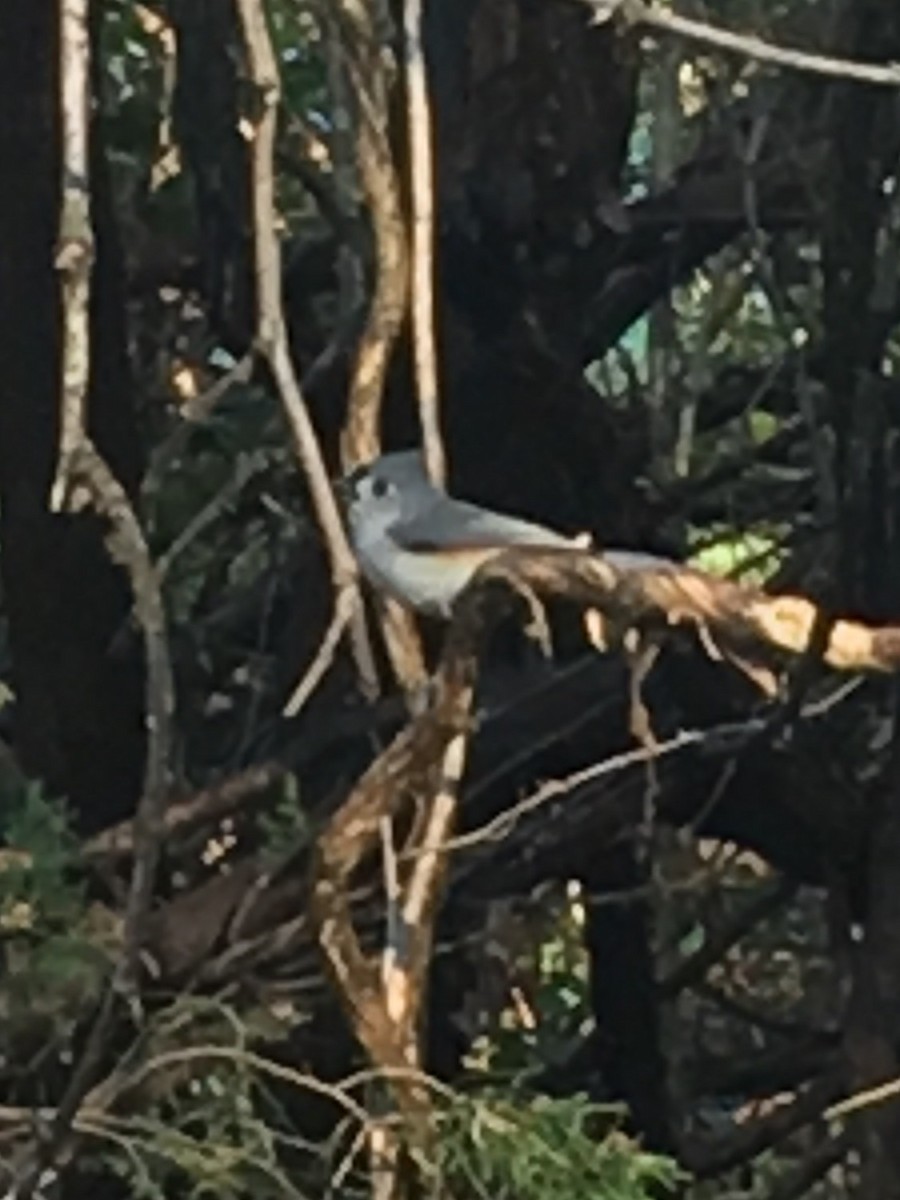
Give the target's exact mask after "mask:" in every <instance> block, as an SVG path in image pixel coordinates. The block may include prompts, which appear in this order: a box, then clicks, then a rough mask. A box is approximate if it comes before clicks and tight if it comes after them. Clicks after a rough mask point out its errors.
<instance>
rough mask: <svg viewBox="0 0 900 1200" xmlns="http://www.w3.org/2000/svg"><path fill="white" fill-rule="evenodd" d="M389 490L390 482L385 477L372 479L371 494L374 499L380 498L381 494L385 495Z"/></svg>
mask: <svg viewBox="0 0 900 1200" xmlns="http://www.w3.org/2000/svg"><path fill="white" fill-rule="evenodd" d="M389 491H390V484H389V483H388V482H387V480H385V479H373V480H372V495H373V496H374V497H375V498H376V500H380V499H381V497H382V496H386V495H387V494H388V492H389Z"/></svg>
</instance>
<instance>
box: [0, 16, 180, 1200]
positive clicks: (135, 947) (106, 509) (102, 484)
mask: <svg viewBox="0 0 900 1200" xmlns="http://www.w3.org/2000/svg"><path fill="white" fill-rule="evenodd" d="M88 8H89V3H88V0H60V38H61V81H60V98H59V99H60V106H61V121H62V128H63V170H62V178H63V195H62V218H61V233H60V248H59V251H58V254H57V265H58V266H59V267H60V269H61V270H62V272H63V281H62V307H63V328H64V333H63V390H62V396H61V404H60V409H61V412H60V429H61V434H60V458H59V464H58V468H57V477H56V480H55V481H54V485H53V495H52V497H51V505H52V506H53V507H55V508H61V507H63V505H68V506H69V507H71V508H74V509H83V508H85V507H90V508H92V509H93V510H94V512H96V513H97V515H98V516H100V517H101V518H102V519H103V520H104V521H105V522H107V523H108V526H109V530H108V533H107V537H106V542H107V547H108V550H109V554H110V557H111V558H112V560H113V561H114V562H115V563H117V564H118V565H119V566H121V567H123V568H124V570H125V571H126V573H127V575H128V579H129V583H130V584H131V589H132V593H133V595H134V612H135V617H136V619H137V622H138V624H139V625H140V627H141V631H142V633H143V635H144V645H145V652H146V663H145V671H146V715H145V723H146V728H147V761H146V766H145V770H144V783H143V791H142V795H141V798H140V801H139V803H138V808H137V813H136V815H135V818H134V864H133V867H132V873H131V882H130V886H129V891H128V899H127V902H126V907H125V927H124V935H123V946H122V950H121V953H120V955H119V958H118V961H117V962H116V965H115V968H114V969H113V972H112V976H111V978H110V981H109V984H108V986H107V988H106V991H105V993H104V995H103V999H102V1000H101V1003H100V1006H99V1011H98V1012H97V1015H96V1016H95V1018H94V1022H93V1025H92V1027H91V1030H90V1033H89V1035H88V1038H87V1043H86V1045H85V1048H84V1050H83V1051H82V1053H81V1057H80V1058H79V1060H78V1063H77V1066H76V1067H75V1069H74V1071H73V1072H72V1075H71V1077H70V1079H69V1082H68V1085H67V1087H66V1090H65V1092H64V1094H63V1097H62V1100H61V1102H60V1105H59V1108H58V1109H57V1112H56V1116H55V1119H54V1121H53V1124H52V1127H51V1130H50V1133H49V1136H48V1137H47V1138H46V1139H45V1140H44V1141H43V1142H41V1143H39V1144H38V1146H37V1148H36V1150H35V1152H34V1153H33V1154H31V1155H29V1157H27V1158H26V1159H25V1161H24V1162H23V1163H22V1164H21V1168H20V1170H19V1171H18V1172H17V1178H16V1182H15V1183H14V1185H13V1187H12V1189H11V1195H12V1196H14V1197H15V1198H16V1200H28V1198H29V1197H30V1196H32V1194H33V1193H34V1191H35V1189H36V1188H37V1187H38V1186H39V1184H40V1182H41V1180H42V1179H43V1178H44V1175H45V1172H47V1171H53V1169H54V1164H55V1163H56V1161H57V1158H58V1155H59V1153H60V1151H61V1150H62V1148H63V1146H64V1145H65V1143H66V1142H67V1140H68V1138H69V1136H70V1133H71V1130H72V1123H73V1121H74V1119H75V1116H76V1114H77V1112H78V1109H79V1106H80V1104H81V1101H82V1099H83V1097H84V1095H85V1094H86V1092H87V1090H88V1088H90V1086H91V1084H92V1082H93V1077H94V1075H95V1073H96V1071H97V1068H98V1065H99V1063H100V1061H101V1059H102V1057H103V1052H104V1050H105V1048H106V1042H107V1039H108V1036H109V1031H110V1027H111V1025H112V1022H113V1020H114V1017H115V1011H116V1007H117V1004H118V1002H119V1000H120V998H121V997H122V996H123V995H125V996H127V997H128V998H129V999H131V1000H133V1001H134V1000H136V991H137V980H138V973H139V964H140V953H141V945H142V942H143V937H144V926H145V922H146V918H147V915H148V913H149V910H150V905H151V901H152V898H153V884H154V881H155V878H156V870H157V866H158V863H159V856H160V850H161V845H162V838H163V834H164V822H163V813H164V810H165V804H166V798H167V796H168V793H169V789H170V778H169V772H170V760H171V749H172V714H173V711H174V707H175V696H174V684H173V680H172V669H171V665H170V661H169V649H168V638H167V633H166V618H165V610H164V608H163V603H162V596H161V594H160V589H159V581H158V578H157V575H156V572H155V570H154V567H153V562H152V559H151V557H150V552H149V550H148V548H147V544H146V542H145V540H144V535H143V531H142V530H141V526H140V523H139V521H138V519H137V517H136V515H135V512H134V509H133V508H132V506H131V502H130V501H129V499H128V496H127V495H126V493H125V490H124V488H123V487H122V485H121V484H120V483H119V481H118V480H117V479H116V478H115V476H114V475H113V473H112V471H111V470H110V469H109V467H108V466H107V464H106V463H105V461H104V460H103V458H102V457H101V456H100V454H99V453H98V452H97V450H96V449H95V447H94V445H93V443H92V442H91V440H90V438H89V437H88V434H87V429H86V403H87V387H88V372H89V365H90V338H89V320H88V311H89V301H90V258H91V254H92V245H93V242H92V235H91V229H90V200H89V197H90V178H89V169H88V168H89V160H88V137H89V112H90V98H91V91H90V34H89V27H88Z"/></svg>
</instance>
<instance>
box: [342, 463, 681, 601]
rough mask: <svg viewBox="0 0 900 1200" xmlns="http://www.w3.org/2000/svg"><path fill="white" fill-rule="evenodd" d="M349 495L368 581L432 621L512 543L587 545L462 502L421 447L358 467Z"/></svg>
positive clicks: (648, 562) (622, 555)
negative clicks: (433, 472) (440, 484)
mask: <svg viewBox="0 0 900 1200" xmlns="http://www.w3.org/2000/svg"><path fill="white" fill-rule="evenodd" d="M341 490H342V492H343V494H344V497H345V499H346V503H347V517H348V522H349V526H350V538H351V541H352V543H353V548H354V551H355V553H356V556H357V559H358V561H359V565H360V569H361V570H362V572H363V574H364V575H365V577H366V578H367V579H368V580H369V582H370V583H371V584H372V585H373V586H374V587H375V588H377V589H379V590H380V591H383V592H387V593H388V594H389V595H391V596H394V597H395V598H396V599H397V600H399V601H401V603H403V604H405V605H406V606H407V607H409V608H413V609H416V610H417V611H419V612H422V613H426V614H429V615H432V616H440V617H449V616H450V613H451V610H452V608H453V603H454V601H455V600H456V598H457V596H458V595H459V594H460V592H461V591H462V590H463V588H464V587H465V586H466V584H467V583H468V582H469V580H470V579H471V578H472V575H473V574H474V573H475V571H476V570H477V569H478V567H480V566H481V564H482V563H483V562H485V561H486V560H487V559H489V558H492V557H493V556H494V555H497V554H500V553H501V552H502V551H504V550H507V549H509V548H510V547H511V546H533V547H535V548H543V549H553V550H560V549H571V550H574V549H581V550H583V549H584V548H585V543H584V539H583V538H568V537H564V536H563V535H562V534H560V533H555V532H554V531H553V530H552V529H545V528H544V527H543V526H542V525H536V524H534V523H533V522H531V521H525V520H522V519H520V518H519V517H510V516H505V515H504V514H502V513H496V512H492V511H491V510H490V509H486V508H480V507H478V506H477V505H475V504H469V503H467V502H466V501H465V500H455V499H454V498H453V497H452V496H449V495H448V494H447V493H446V492H445V491H443V490H442V489H440V488H436V487H434V485H433V484H432V483H431V481H430V480H429V478H428V473H427V471H426V469H425V461H424V458H423V456H422V454H421V452H420V451H418V450H402V451H399V452H397V453H394V454H385V455H383V456H382V457H381V458H377V459H375V460H374V461H373V462H370V463H366V464H365V465H363V466H360V467H357V468H356V469H355V470H353V471H351V472H350V474H349V475H347V476H346V477H345V478H344V480H343V481H342V485H341ZM604 557H605V558H606V559H607V560H608V561H609V562H610V563H611V565H613V566H614V567H617V568H618V569H620V570H641V569H647V568H653V567H657V568H658V567H662V566H666V565H670V564H669V563H668V560H666V559H662V558H657V557H656V556H654V555H652V554H642V553H639V552H633V551H630V550H609V551H604Z"/></svg>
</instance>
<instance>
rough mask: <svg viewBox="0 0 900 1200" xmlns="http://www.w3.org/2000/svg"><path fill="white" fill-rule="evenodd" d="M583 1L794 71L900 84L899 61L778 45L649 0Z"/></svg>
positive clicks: (601, 12)
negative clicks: (867, 59)
mask: <svg viewBox="0 0 900 1200" xmlns="http://www.w3.org/2000/svg"><path fill="white" fill-rule="evenodd" d="M584 3H585V4H587V6H588V8H590V9H591V10H592V11H593V13H594V19H595V21H596V22H597V23H598V24H603V23H605V22H606V21H609V20H611V19H613V18H620V19H621V20H622V21H624V22H625V23H626V24H628V25H643V26H646V27H647V28H649V29H661V30H663V31H664V32H666V33H674V34H675V35H676V36H678V37H683V38H688V39H690V40H691V41H694V42H700V43H701V44H702V45H704V46H714V47H715V48H716V49H718V50H727V51H729V52H731V53H734V54H740V55H742V56H743V57H744V58H752V59H755V60H756V61H757V62H764V63H772V64H773V65H775V66H779V67H790V68H792V69H793V70H795V71H806V72H809V73H810V74H813V75H823V76H826V77H829V78H832V79H855V80H858V81H859V82H860V83H875V84H881V85H883V86H887V87H898V86H900V65H898V64H896V63H889V64H887V65H884V66H882V65H881V64H879V63H864V62H856V61H854V60H852V59H848V58H833V57H831V56H830V55H826V54H811V53H810V52H809V51H806V50H794V49H792V48H791V47H788V46H778V45H776V44H775V43H774V42H769V41H766V39H765V38H761V37H757V36H756V35H755V34H749V33H733V32H732V31H731V30H729V29H721V28H720V27H719V26H717V25H710V24H709V23H708V22H707V21H697V20H693V19H692V18H690V17H682V16H679V15H678V13H673V12H670V11H669V10H668V9H667V8H664V7H663V6H662V5H661V4H653V3H647V0H584Z"/></svg>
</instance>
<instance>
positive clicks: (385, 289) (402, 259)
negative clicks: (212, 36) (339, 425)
mask: <svg viewBox="0 0 900 1200" xmlns="http://www.w3.org/2000/svg"><path fill="white" fill-rule="evenodd" d="M375 9H376V3H375V0H364V2H362V3H350V2H348V0H342V3H341V5H340V12H339V27H340V30H341V33H342V35H343V50H344V54H345V62H346V64H347V72H348V76H349V78H350V81H351V84H352V87H353V92H354V99H355V103H356V113H355V114H354V115H355V118H356V133H357V143H356V153H357V163H358V169H359V174H360V179H361V181H362V185H363V189H364V192H365V195H366V199H367V201H368V205H369V213H370V217H371V221H372V232H373V234H374V241H375V282H374V292H373V294H372V299H371V305H370V308H369V316H368V320H367V322H366V327H365V329H364V331H363V335H362V338H361V340H360V344H359V348H358V350H357V355H356V362H355V364H354V370H353V377H352V379H351V382H350V397H349V402H348V410H347V420H346V423H345V426H344V433H343V439H342V453H343V461H344V466H345V467H346V468H350V467H353V466H355V465H356V464H357V463H360V462H368V461H369V460H370V459H372V458H375V457H376V456H377V455H378V452H379V447H380V444H381V438H380V434H379V422H380V418H381V399H382V393H383V390H384V380H385V374H386V371H387V367H388V362H389V361H390V356H391V351H392V350H393V347H394V343H395V341H396V339H397V335H398V333H399V331H400V325H401V323H402V321H403V316H404V313H405V311H406V301H407V290H408V264H407V253H406V235H405V230H404V222H403V214H402V209H401V206H400V190H399V186H398V181H397V173H396V171H395V169H394V160H393V154H392V151H391V144H390V137H389V134H388V80H387V77H386V73H385V60H384V53H383V50H384V47H383V45H382V38H381V35H380V32H379V28H378V24H379V22H378V16H377V14H376V11H375Z"/></svg>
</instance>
